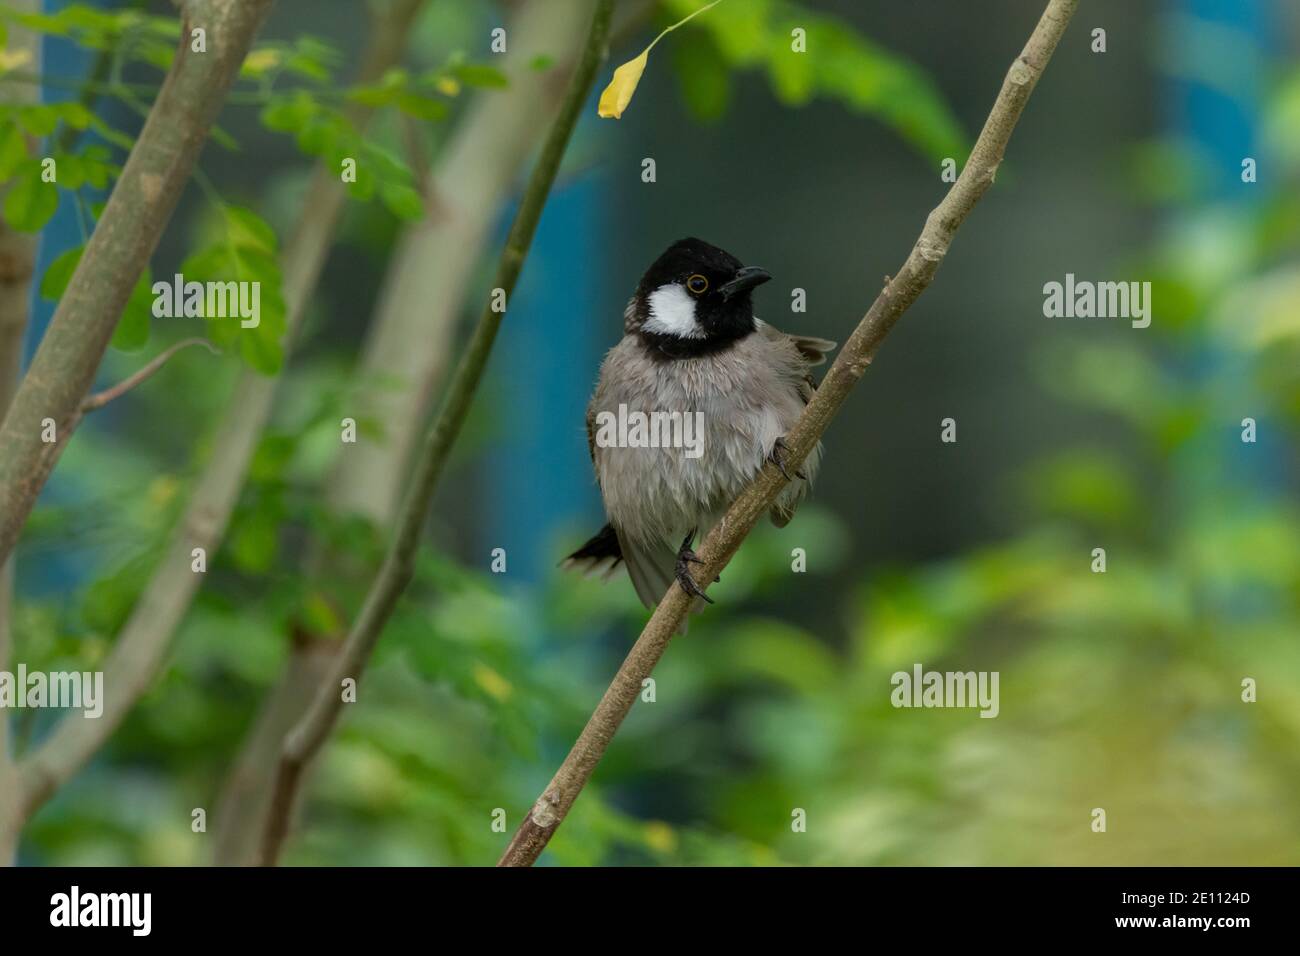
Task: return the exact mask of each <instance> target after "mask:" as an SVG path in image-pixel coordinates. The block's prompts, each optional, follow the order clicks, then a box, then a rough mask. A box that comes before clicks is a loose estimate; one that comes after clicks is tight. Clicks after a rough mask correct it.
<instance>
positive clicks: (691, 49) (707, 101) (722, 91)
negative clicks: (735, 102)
mask: <svg viewBox="0 0 1300 956" xmlns="http://www.w3.org/2000/svg"><path fill="white" fill-rule="evenodd" d="M672 50H673V65H674V67H675V72H676V74H677V80H678V83H679V84H680V85H681V90H682V96H683V98H684V99H685V100H686V107H687V109H689V110H690V111H691V113H692V114H693V115H694V116H695V118H696V119H698V120H701V121H702V122H713V121H716V120H718V119H720V118H721V117H722V115H723V114H724V113H725V112H726V111H727V104H728V103H729V102H730V101H731V75H730V73H729V72H728V70H727V65H726V63H725V62H724V61H723V60H722V58H721V56H719V54H718V50H717V48H716V47H715V46H714V45H713V44H712V43H710V42H709V41H708V39H706V38H705V37H704V36H703V35H701V34H698V33H686V34H683V35H682V38H681V39H680V40H679V41H678V42H677V43H675V44H674V45H673V48H672Z"/></svg>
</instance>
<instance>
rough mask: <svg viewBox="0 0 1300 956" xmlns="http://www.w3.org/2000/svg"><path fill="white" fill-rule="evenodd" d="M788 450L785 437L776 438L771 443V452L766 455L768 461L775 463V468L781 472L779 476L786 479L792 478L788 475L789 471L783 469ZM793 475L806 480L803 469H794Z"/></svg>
mask: <svg viewBox="0 0 1300 956" xmlns="http://www.w3.org/2000/svg"><path fill="white" fill-rule="evenodd" d="M789 450H790V446H789V445H787V444H786V443H785V439H784V438H777V440H776V441H775V442H774V443H773V445H772V453H771V454H770V455H768V456H767V460H768V461H770V462H771V463H772V464H774V465H776V467H777V470H778V471H779V472H781V476H782V477H783V478H785V480H786V481H791V480H793V479H791V477H790V473H789V472H788V471H786V469H785V456H786V453H787V452H788V451H789ZM794 477H795V478H802V479H803V480H804V481H807V480H808V476H807V475H806V474H804V473H803V471H801V470H796V471H795V473H794Z"/></svg>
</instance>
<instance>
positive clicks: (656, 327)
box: [644, 283, 704, 339]
mask: <svg viewBox="0 0 1300 956" xmlns="http://www.w3.org/2000/svg"><path fill="white" fill-rule="evenodd" d="M648 301H649V304H650V316H649V318H647V319H646V321H645V326H644V327H645V330H646V331H647V332H658V333H659V334H661V335H674V336H676V337H677V338H679V339H702V338H704V330H703V329H702V328H700V323H699V322H698V321H696V318H695V300H694V299H692V298H691V297H690V294H689V293H687V291H686V290H685V289H683V288H682V287H681V286H679V285H677V284H676V283H670V284H668V285H661V286H660V287H659V288H657V289H655V290H654V291H653V292H651V293H650V298H649V300H648Z"/></svg>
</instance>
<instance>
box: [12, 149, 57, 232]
mask: <svg viewBox="0 0 1300 956" xmlns="http://www.w3.org/2000/svg"><path fill="white" fill-rule="evenodd" d="M58 208H59V187H58V186H56V185H54V183H46V182H41V172H40V167H38V166H36V165H35V164H33V165H32V167H31V168H30V169H28V170H26V171H25V172H23V173H22V175H20V176H19V177H18V178H17V179H15V180H14V181H13V184H12V185H11V186H10V187H9V191H8V192H7V193H5V202H4V217H5V222H7V223H9V226H10V227H11V228H13V229H16V230H18V231H19V232H40V231H41V229H43V228H44V227H45V224H46V223H47V222H49V221H50V217H51V216H53V215H54V211H55V210H56V209H58Z"/></svg>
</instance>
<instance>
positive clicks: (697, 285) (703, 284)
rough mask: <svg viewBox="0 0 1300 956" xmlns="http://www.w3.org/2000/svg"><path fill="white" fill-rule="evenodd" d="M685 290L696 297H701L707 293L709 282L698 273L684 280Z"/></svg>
mask: <svg viewBox="0 0 1300 956" xmlns="http://www.w3.org/2000/svg"><path fill="white" fill-rule="evenodd" d="M686 288H688V289H690V290H691V291H692V292H694V293H695V294H696V295H703V294H704V293H705V292H708V291H709V280H708V279H706V278H705V277H704V276H702V275H700V274H699V273H698V272H697V273H696V274H695V275H693V276H691V277H690V278H689V279H687V280H686Z"/></svg>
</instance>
